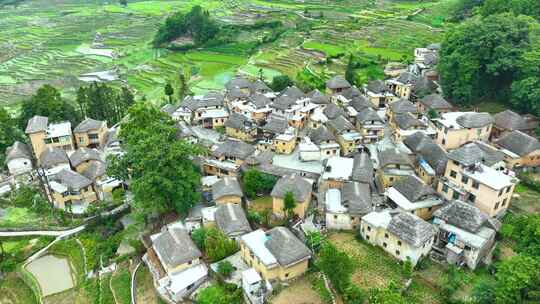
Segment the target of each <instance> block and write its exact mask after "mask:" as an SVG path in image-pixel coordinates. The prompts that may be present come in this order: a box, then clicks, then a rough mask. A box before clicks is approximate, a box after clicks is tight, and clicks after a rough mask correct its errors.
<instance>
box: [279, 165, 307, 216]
mask: <svg viewBox="0 0 540 304" xmlns="http://www.w3.org/2000/svg"><path fill="white" fill-rule="evenodd" d="M312 189H313V182H312V181H310V180H307V179H306V178H304V177H302V176H300V175H298V174H296V173H293V174H291V175H286V176H283V177H282V178H280V179H279V180H278V181H277V183H276V184H275V185H274V188H273V189H272V192H271V193H270V196H272V212H273V213H274V215H276V216H278V217H281V218H283V217H285V216H286V215H287V214H286V211H285V203H284V200H285V196H286V195H287V193H289V192H290V193H292V194H293V197H294V201H295V203H296V206H295V208H294V210H292V212H293V213H294V215H295V216H298V217H300V218H304V217H305V215H306V211H307V209H308V207H309V204H310V203H311V194H312Z"/></svg>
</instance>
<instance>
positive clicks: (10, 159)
mask: <svg viewBox="0 0 540 304" xmlns="http://www.w3.org/2000/svg"><path fill="white" fill-rule="evenodd" d="M5 163H6V166H7V168H8V171H9V174H11V175H20V174H25V173H29V172H30V171H32V151H30V148H29V147H28V146H27V145H26V144H24V143H22V142H20V141H16V142H14V143H13V145H11V146H10V147H8V148H7V149H6V160H5Z"/></svg>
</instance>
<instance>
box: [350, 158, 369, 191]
mask: <svg viewBox="0 0 540 304" xmlns="http://www.w3.org/2000/svg"><path fill="white" fill-rule="evenodd" d="M373 179H374V175H373V161H372V160H371V158H370V157H369V154H367V153H358V154H355V155H354V162H353V170H352V180H354V181H357V182H361V183H367V184H371V183H373Z"/></svg>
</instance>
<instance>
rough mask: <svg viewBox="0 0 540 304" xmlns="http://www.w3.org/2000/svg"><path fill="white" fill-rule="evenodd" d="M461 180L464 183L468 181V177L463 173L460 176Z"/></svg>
mask: <svg viewBox="0 0 540 304" xmlns="http://www.w3.org/2000/svg"><path fill="white" fill-rule="evenodd" d="M461 182H462V183H464V184H467V183H469V178H468V177H466V176H465V175H462V176H461Z"/></svg>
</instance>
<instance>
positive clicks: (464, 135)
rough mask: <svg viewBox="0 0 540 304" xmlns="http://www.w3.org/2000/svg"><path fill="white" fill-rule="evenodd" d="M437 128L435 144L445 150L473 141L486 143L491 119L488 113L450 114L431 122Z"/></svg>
mask: <svg viewBox="0 0 540 304" xmlns="http://www.w3.org/2000/svg"><path fill="white" fill-rule="evenodd" d="M433 121H434V123H435V126H436V127H437V136H436V140H437V143H438V144H440V145H441V146H442V147H443V148H445V149H446V150H449V149H456V148H459V147H461V146H462V145H463V144H465V143H468V142H471V141H474V140H480V141H486V142H487V141H488V140H489V137H490V134H491V128H492V125H493V117H491V115H490V114H489V113H476V112H450V113H443V114H442V115H441V116H440V117H439V118H437V119H434V120H433Z"/></svg>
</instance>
